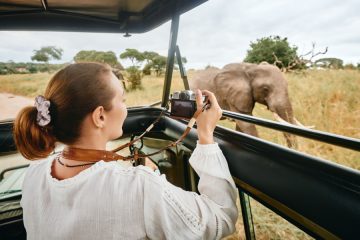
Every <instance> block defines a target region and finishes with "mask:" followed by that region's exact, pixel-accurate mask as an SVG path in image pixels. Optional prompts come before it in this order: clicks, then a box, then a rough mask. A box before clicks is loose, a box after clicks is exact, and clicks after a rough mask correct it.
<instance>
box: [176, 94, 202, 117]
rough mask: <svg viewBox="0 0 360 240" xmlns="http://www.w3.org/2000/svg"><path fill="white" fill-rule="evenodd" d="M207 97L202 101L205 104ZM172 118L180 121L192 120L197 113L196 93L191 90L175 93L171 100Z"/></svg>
mask: <svg viewBox="0 0 360 240" xmlns="http://www.w3.org/2000/svg"><path fill="white" fill-rule="evenodd" d="M205 99H206V98H205V96H203V97H202V101H203V102H205ZM170 104H171V105H170V106H171V111H170V116H171V117H173V118H180V119H191V118H192V116H194V114H195V112H196V110H197V109H196V93H195V92H193V91H191V90H184V91H180V92H174V93H173V94H171V98H170Z"/></svg>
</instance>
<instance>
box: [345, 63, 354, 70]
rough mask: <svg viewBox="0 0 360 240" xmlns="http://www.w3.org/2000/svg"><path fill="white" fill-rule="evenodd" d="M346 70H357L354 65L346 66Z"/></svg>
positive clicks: (348, 64)
mask: <svg viewBox="0 0 360 240" xmlns="http://www.w3.org/2000/svg"><path fill="white" fill-rule="evenodd" d="M344 69H349V70H355V69H356V67H355V65H354V64H352V63H347V64H345V65H344Z"/></svg>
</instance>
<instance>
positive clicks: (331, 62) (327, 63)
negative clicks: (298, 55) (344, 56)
mask: <svg viewBox="0 0 360 240" xmlns="http://www.w3.org/2000/svg"><path fill="white" fill-rule="evenodd" d="M343 63H344V62H343V60H341V59H339V58H320V59H318V60H316V61H315V66H318V67H323V68H334V69H339V68H343Z"/></svg>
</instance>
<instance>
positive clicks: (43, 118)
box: [35, 95, 51, 127]
mask: <svg viewBox="0 0 360 240" xmlns="http://www.w3.org/2000/svg"><path fill="white" fill-rule="evenodd" d="M35 107H36V109H37V111H38V113H37V117H36V122H37V124H38V125H39V126H41V127H44V126H46V125H48V124H49V123H50V121H51V116H50V112H49V107H50V101H49V100H46V98H45V97H44V96H41V95H39V96H37V97H36V98H35Z"/></svg>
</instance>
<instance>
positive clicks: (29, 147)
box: [13, 106, 56, 160]
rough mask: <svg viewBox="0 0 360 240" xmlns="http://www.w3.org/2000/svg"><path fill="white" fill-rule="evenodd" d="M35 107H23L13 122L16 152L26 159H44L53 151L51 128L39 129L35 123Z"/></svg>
mask: <svg viewBox="0 0 360 240" xmlns="http://www.w3.org/2000/svg"><path fill="white" fill-rule="evenodd" d="M36 117H37V109H36V107H30V106H29V107H25V108H23V109H22V110H21V111H20V112H19V114H18V115H17V117H16V119H15V122H14V129H13V131H14V132H13V133H14V134H13V135H14V140H15V144H16V147H17V149H18V151H19V152H20V153H21V154H22V155H23V156H24V157H25V158H27V159H29V160H35V159H40V158H46V157H48V156H49V155H50V153H51V152H53V151H54V149H55V141H56V139H55V137H54V136H53V135H52V131H51V127H49V126H45V127H41V126H39V125H38V123H37V121H36Z"/></svg>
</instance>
